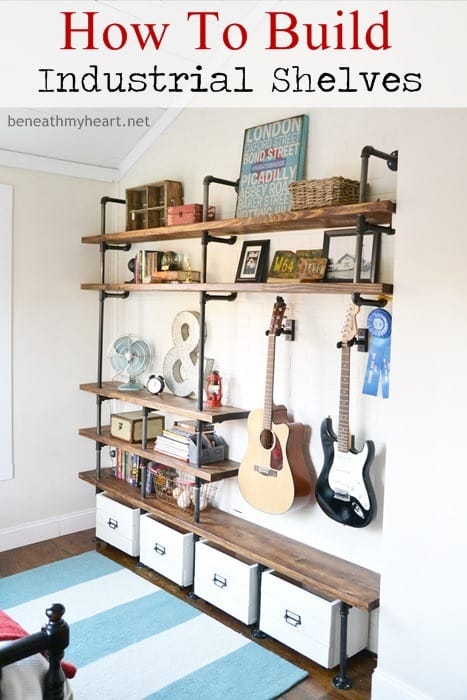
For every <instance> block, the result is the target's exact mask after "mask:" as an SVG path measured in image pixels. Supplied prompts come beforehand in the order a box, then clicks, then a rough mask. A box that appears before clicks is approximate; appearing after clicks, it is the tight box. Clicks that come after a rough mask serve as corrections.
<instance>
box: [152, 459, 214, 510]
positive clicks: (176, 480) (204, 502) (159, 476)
mask: <svg viewBox="0 0 467 700" xmlns="http://www.w3.org/2000/svg"><path fill="white" fill-rule="evenodd" d="M150 471H151V473H152V478H153V484H154V491H155V495H156V498H159V499H160V500H161V501H165V502H166V503H170V504H172V505H175V506H177V507H178V508H180V509H181V510H192V509H193V508H194V488H195V478H194V476H192V475H191V474H188V473H186V472H183V471H180V470H179V469H172V468H171V467H165V466H163V465H159V466H158V467H151V468H150ZM217 486H218V482H216V481H213V482H203V483H202V484H201V487H200V497H199V501H200V510H205V509H206V508H207V507H208V506H210V505H211V503H212V501H213V500H214V496H215V495H216V492H217Z"/></svg>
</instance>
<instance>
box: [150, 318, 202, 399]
mask: <svg viewBox="0 0 467 700" xmlns="http://www.w3.org/2000/svg"><path fill="white" fill-rule="evenodd" d="M205 336H206V332H205ZM172 340H173V343H174V345H173V347H172V348H170V350H169V352H168V353H167V355H166V356H165V358H164V366H163V372H164V379H165V382H166V384H167V387H168V388H169V389H170V391H172V392H173V393H174V394H175V395H176V396H189V395H190V394H193V393H196V391H197V388H198V364H199V341H200V322H199V313H197V312H196V311H180V313H178V314H177V315H176V316H175V318H174V320H173V323H172ZM213 366H214V360H210V359H206V362H205V373H209V372H211V370H212V367H213Z"/></svg>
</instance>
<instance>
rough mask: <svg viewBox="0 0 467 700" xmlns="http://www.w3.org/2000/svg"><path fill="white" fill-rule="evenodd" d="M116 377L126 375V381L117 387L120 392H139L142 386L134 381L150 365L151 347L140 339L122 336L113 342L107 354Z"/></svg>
mask: <svg viewBox="0 0 467 700" xmlns="http://www.w3.org/2000/svg"><path fill="white" fill-rule="evenodd" d="M107 356H108V358H109V360H110V364H111V365H112V367H113V368H114V370H115V371H116V373H117V374H116V376H117V377H119V376H121V375H122V374H127V375H128V381H127V382H124V383H123V384H120V385H119V387H118V388H119V390H120V391H140V390H141V389H144V386H143V385H142V384H140V383H139V382H137V381H136V378H137V377H138V376H139V375H140V374H142V373H143V372H144V371H145V370H146V369H147V368H148V367H149V365H150V363H151V359H152V348H151V345H150V344H149V343H148V342H147V341H146V340H143V339H142V338H138V337H136V336H133V335H122V336H121V337H120V338H117V340H115V341H114V342H113V343H112V344H111V346H110V348H109V351H108V353H107Z"/></svg>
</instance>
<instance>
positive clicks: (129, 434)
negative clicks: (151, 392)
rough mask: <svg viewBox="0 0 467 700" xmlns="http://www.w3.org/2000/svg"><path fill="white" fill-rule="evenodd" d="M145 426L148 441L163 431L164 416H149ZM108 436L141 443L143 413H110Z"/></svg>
mask: <svg viewBox="0 0 467 700" xmlns="http://www.w3.org/2000/svg"><path fill="white" fill-rule="evenodd" d="M147 425H148V429H147V433H148V434H147V437H148V439H151V438H155V437H156V435H160V434H161V433H162V431H163V429H164V416H160V415H153V414H151V415H149V416H148V421H147ZM110 434H111V435H112V436H113V437H116V438H118V439H119V440H125V441H126V442H141V441H142V439H143V412H142V411H128V412H127V413H112V415H111V416H110Z"/></svg>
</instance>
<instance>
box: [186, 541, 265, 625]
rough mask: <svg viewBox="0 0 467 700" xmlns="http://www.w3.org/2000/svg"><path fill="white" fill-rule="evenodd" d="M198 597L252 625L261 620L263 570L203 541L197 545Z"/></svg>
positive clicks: (196, 585) (196, 580)
mask: <svg viewBox="0 0 467 700" xmlns="http://www.w3.org/2000/svg"><path fill="white" fill-rule="evenodd" d="M194 593H195V594H196V595H198V596H199V597H200V598H203V599H204V600H207V601H208V602H209V603H212V604H213V605H216V606H217V607H218V608H221V609H222V610H225V612H227V613H229V615H232V616H233V617H236V618H237V619H238V620H241V621H242V622H244V623H245V624H246V625H251V624H252V623H253V622H256V620H257V619H258V610H259V607H258V606H259V566H258V564H252V563H250V562H247V561H245V560H244V559H240V558H235V557H234V556H231V555H230V554H227V553H226V552H224V551H222V550H221V549H219V548H217V547H216V546H215V545H214V544H212V543H211V542H208V541H207V540H199V541H198V542H196V544H195V585H194Z"/></svg>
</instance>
